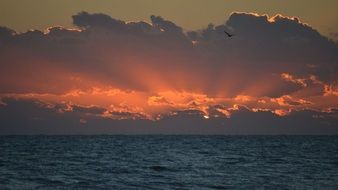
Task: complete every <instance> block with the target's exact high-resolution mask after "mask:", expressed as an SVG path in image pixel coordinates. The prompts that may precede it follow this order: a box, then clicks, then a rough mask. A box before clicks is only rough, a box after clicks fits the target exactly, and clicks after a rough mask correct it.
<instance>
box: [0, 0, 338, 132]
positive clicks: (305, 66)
mask: <svg viewBox="0 0 338 190" xmlns="http://www.w3.org/2000/svg"><path fill="white" fill-rule="evenodd" d="M336 4H338V3H336V2H333V1H323V2H319V1H296V2H292V1H283V2H281V1H257V2H253V1H250V2H245V1H212V2H206V1H183V2H180V1H147V0H144V1H71V2H70V1H40V2H38V1H1V3H0V7H1V8H0V9H1V10H0V15H1V16H0V26H1V27H0V121H1V126H0V134H277V135H278V134H338V86H337V81H338V44H337V41H336V37H337V32H338V28H337V23H338V22H337V18H338V14H337V13H336V12H335V10H334V7H336ZM224 31H227V32H229V33H231V34H234V36H233V37H231V38H229V37H227V36H226V35H225V33H224Z"/></svg>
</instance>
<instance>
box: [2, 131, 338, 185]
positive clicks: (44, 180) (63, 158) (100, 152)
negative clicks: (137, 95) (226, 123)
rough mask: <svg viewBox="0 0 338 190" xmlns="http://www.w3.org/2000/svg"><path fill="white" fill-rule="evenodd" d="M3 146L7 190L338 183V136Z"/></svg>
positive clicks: (15, 139)
mask: <svg viewBox="0 0 338 190" xmlns="http://www.w3.org/2000/svg"><path fill="white" fill-rule="evenodd" d="M0 153H1V155H0V189H254V188H265V189H338V137H337V136H322V137H320V136H8V137H4V136H3V137H0Z"/></svg>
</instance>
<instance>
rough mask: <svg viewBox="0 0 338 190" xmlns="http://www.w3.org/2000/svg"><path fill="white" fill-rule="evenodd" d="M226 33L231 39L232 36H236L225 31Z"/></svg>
mask: <svg viewBox="0 0 338 190" xmlns="http://www.w3.org/2000/svg"><path fill="white" fill-rule="evenodd" d="M224 33H225V34H226V35H227V36H228V37H229V38H231V37H232V36H234V35H233V34H229V33H228V32H227V31H225V30H224Z"/></svg>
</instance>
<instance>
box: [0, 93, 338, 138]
mask: <svg viewBox="0 0 338 190" xmlns="http://www.w3.org/2000/svg"><path fill="white" fill-rule="evenodd" d="M3 104H6V106H0V120H1V127H0V134H233V135H235V134H242V135H243V134H245V135H251V134H256V135H257V134H260V135H262V134H263V135H272V134H274V135H276V134H280V135H281V134H293V135H304V134H308V135H322V134H326V135H336V134H338V127H337V116H338V110H335V109H332V110H330V112H318V111H314V110H303V111H294V112H292V113H291V114H290V115H288V116H283V117H281V116H278V115H275V114H273V113H271V112H270V111H258V112H252V111H250V110H249V109H247V108H246V107H245V106H241V107H239V109H238V110H234V111H233V112H232V115H231V117H230V118H226V117H215V115H214V116H211V117H210V118H209V119H205V118H204V117H203V116H204V114H203V113H202V112H201V111H198V110H183V111H177V112H175V113H172V114H170V115H164V116H162V117H161V118H160V119H159V120H154V121H153V120H147V119H145V118H142V116H141V115H139V116H138V117H136V118H135V117H134V116H135V115H133V114H132V113H128V112H125V113H121V112H119V113H114V112H110V113H109V115H112V116H113V115H115V114H119V116H121V115H123V116H125V117H124V118H125V119H111V118H108V117H107V118H104V117H102V116H101V114H102V113H103V112H104V111H106V110H105V109H104V108H98V107H79V106H76V105H72V110H67V109H66V107H67V106H65V105H61V104H60V105H49V104H45V103H43V102H40V101H37V100H28V99H25V100H23V99H13V98H4V99H3Z"/></svg>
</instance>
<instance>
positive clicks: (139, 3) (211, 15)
mask: <svg viewBox="0 0 338 190" xmlns="http://www.w3.org/2000/svg"><path fill="white" fill-rule="evenodd" d="M337 7H338V1H335V0H321V1H319V0H317V1H316V0H297V1H295V0H284V1H273V0H259V1H244V0H211V1H207V0H120V1H104V0H96V1H92V0H55V1H46V0H1V1H0V25H2V26H7V27H9V28H12V29H15V30H17V31H20V32H24V31H26V30H28V29H40V30H43V29H45V28H47V27H49V26H54V25H61V26H66V27H72V23H71V22H72V20H71V15H74V14H76V13H77V12H80V11H87V12H90V13H105V14H108V15H110V16H112V17H113V18H117V19H121V20H124V21H138V20H145V21H149V16H150V15H152V14H154V15H159V16H162V17H164V18H165V19H168V20H171V21H173V22H175V23H176V24H178V25H180V26H181V27H183V28H184V29H185V30H195V29H200V28H202V27H205V26H207V25H208V24H209V23H214V24H221V23H223V22H225V21H226V20H227V18H228V16H229V14H230V13H231V12H234V11H240V12H256V13H259V14H268V15H270V16H271V15H275V14H276V13H281V14H283V15H286V16H297V17H299V18H300V19H301V20H302V21H303V22H306V23H308V24H310V25H312V26H313V27H314V28H316V29H318V30H319V31H320V32H321V33H323V34H325V35H329V34H330V33H337V32H338V13H337Z"/></svg>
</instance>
